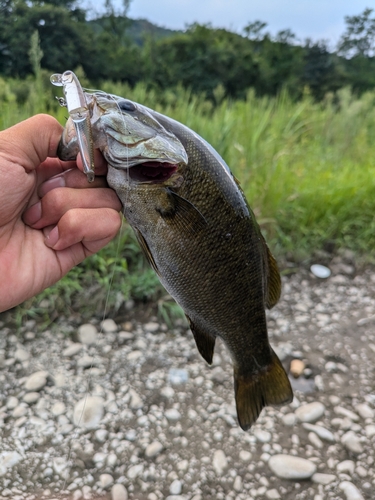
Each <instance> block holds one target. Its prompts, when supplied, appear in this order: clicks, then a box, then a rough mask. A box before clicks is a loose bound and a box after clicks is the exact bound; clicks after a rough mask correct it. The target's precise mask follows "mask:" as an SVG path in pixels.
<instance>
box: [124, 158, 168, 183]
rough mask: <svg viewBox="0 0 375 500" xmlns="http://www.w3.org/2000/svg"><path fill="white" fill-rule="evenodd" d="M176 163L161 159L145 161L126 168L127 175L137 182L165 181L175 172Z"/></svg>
mask: <svg viewBox="0 0 375 500" xmlns="http://www.w3.org/2000/svg"><path fill="white" fill-rule="evenodd" d="M177 169H178V164H175V163H166V162H161V161H146V162H143V163H139V164H138V165H135V166H133V167H130V168H128V172H129V177H130V179H131V180H132V181H134V182H137V183H144V182H148V183H152V184H158V183H161V182H165V181H167V180H168V179H170V178H171V177H172V175H173V174H174V173H175V172H177Z"/></svg>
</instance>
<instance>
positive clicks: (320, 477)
mask: <svg viewBox="0 0 375 500" xmlns="http://www.w3.org/2000/svg"><path fill="white" fill-rule="evenodd" d="M336 479H337V477H336V476H335V475H334V474H322V473H320V472H315V474H313V476H312V477H311V481H312V482H313V483H317V484H323V485H327V484H330V483H332V482H333V481H336Z"/></svg>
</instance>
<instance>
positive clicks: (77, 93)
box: [50, 70, 95, 182]
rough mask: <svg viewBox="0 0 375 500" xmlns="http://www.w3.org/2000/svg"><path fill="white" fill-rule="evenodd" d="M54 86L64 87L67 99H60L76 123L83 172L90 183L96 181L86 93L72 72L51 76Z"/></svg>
mask: <svg viewBox="0 0 375 500" xmlns="http://www.w3.org/2000/svg"><path fill="white" fill-rule="evenodd" d="M50 81H51V83H52V85H55V86H57V87H63V90H64V95H65V99H59V102H60V104H61V105H62V106H66V107H67V109H68V112H69V116H70V118H71V119H72V121H73V123H74V128H75V131H76V135H77V141H78V146H79V151H80V153H81V157H82V163H83V172H84V173H85V174H86V176H87V180H88V182H93V181H94V179H95V164H94V143H93V140H92V129H91V119H90V118H91V116H90V111H89V107H88V104H87V101H86V97H85V92H84V90H83V88H82V85H81V84H80V81H79V79H78V78H77V76H76V75H75V74H74V73H73V71H71V70H67V71H64V73H62V74H60V73H55V74H53V75H51V77H50Z"/></svg>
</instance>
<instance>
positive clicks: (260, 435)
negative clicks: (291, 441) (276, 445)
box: [254, 429, 272, 443]
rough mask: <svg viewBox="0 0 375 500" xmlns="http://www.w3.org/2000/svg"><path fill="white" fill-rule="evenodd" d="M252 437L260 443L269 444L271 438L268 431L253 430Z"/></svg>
mask: <svg viewBox="0 0 375 500" xmlns="http://www.w3.org/2000/svg"><path fill="white" fill-rule="evenodd" d="M254 436H255V437H256V438H257V440H258V441H259V442H260V443H269V442H270V441H271V438H272V435H271V433H270V432H268V431H264V430H263V429H255V430H254Z"/></svg>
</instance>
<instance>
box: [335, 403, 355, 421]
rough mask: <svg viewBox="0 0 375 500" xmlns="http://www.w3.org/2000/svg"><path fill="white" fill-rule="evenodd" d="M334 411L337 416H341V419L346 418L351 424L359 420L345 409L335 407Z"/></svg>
mask: <svg viewBox="0 0 375 500" xmlns="http://www.w3.org/2000/svg"><path fill="white" fill-rule="evenodd" d="M334 411H335V413H337V415H342V416H343V417H348V418H350V420H352V421H353V422H358V420H359V416H358V415H357V414H356V413H354V412H353V411H350V410H347V409H346V408H343V407H342V406H336V407H335V408H334Z"/></svg>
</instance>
